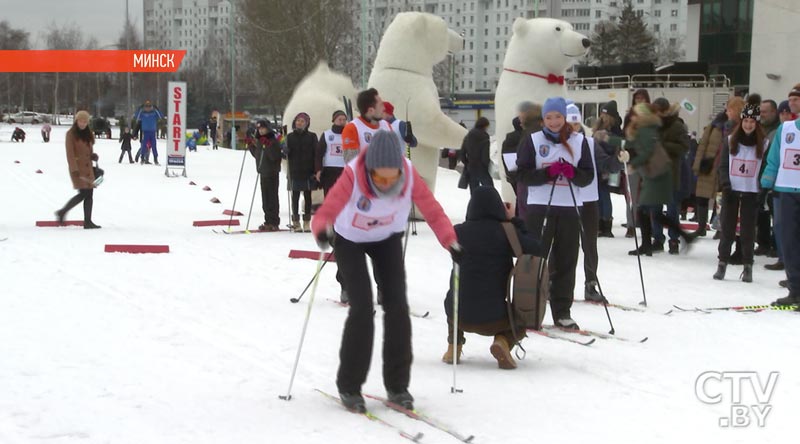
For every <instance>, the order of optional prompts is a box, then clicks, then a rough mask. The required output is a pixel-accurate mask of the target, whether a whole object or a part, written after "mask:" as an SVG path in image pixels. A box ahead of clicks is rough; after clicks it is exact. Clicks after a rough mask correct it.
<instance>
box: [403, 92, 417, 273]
mask: <svg viewBox="0 0 800 444" xmlns="http://www.w3.org/2000/svg"><path fill="white" fill-rule="evenodd" d="M410 102H411V97H409V98H408V100H406V131H408V104H409V103H410ZM403 139H404V140H403V141H405V134H403ZM406 155H407V156H408V160H409V161H411V163H412V165H413V163H414V161H413V160H411V145H409V144H408V142H406ZM411 234H412V235H414V236H416V235H417V209H416V207H415V205H414V203H413V202H412V203H411ZM406 242H408V238H406ZM405 251H406V250H405V249H403V254H404V255H405ZM404 258H405V256H404Z"/></svg>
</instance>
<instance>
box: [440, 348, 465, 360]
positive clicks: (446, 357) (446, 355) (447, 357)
mask: <svg viewBox="0 0 800 444" xmlns="http://www.w3.org/2000/svg"><path fill="white" fill-rule="evenodd" d="M462 345H463V344H458V347H457V348H458V357H457V358H456V362H457V363H458V364H460V363H461V353H462V352H461V346H462ZM455 348H456V347H453V344H447V351H446V352H444V355H442V362H444V363H445V364H452V363H453V351H454V349H455Z"/></svg>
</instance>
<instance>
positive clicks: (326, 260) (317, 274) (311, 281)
mask: <svg viewBox="0 0 800 444" xmlns="http://www.w3.org/2000/svg"><path fill="white" fill-rule="evenodd" d="M324 255H325V259H324V260H323V262H322V266H321V267H319V268H318V269H317V272H316V273H314V277H312V278H311V280H310V281H308V285H306V288H304V289H303V292H302V293H300V296H298V297H296V298H290V299H289V301H290V302H291V303H292V304H296V303H298V302H300V299H303V296H304V295H305V294H306V291H308V287H310V286H311V284H313V283H314V281H315V280H316V279H317V276H319V273H320V272H321V271H322V269H323V268H325V264H327V263H328V260H329V259H330V257H331V256H330V253H324Z"/></svg>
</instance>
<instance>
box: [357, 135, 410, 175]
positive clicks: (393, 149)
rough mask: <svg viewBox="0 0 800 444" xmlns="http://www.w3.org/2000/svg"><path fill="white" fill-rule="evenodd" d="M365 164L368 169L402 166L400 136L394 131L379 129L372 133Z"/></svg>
mask: <svg viewBox="0 0 800 444" xmlns="http://www.w3.org/2000/svg"><path fill="white" fill-rule="evenodd" d="M365 156H366V158H365V165H366V167H367V170H374V169H376V168H398V169H400V168H402V167H403V154H402V148H401V147H400V138H399V137H398V136H397V134H395V133H394V132H392V131H386V130H378V131H376V132H375V134H373V135H372V140H371V141H370V142H369V147H367V153H366V155H365Z"/></svg>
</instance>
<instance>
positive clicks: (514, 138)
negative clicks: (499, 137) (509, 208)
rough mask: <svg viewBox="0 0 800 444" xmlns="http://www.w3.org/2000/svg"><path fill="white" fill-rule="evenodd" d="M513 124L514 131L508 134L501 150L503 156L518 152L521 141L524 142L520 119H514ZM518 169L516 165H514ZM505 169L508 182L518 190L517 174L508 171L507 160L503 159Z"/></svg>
mask: <svg viewBox="0 0 800 444" xmlns="http://www.w3.org/2000/svg"><path fill="white" fill-rule="evenodd" d="M511 124H512V125H513V126H514V131H511V132H510V133H508V134H506V138H505V139H504V140H503V145H502V147H501V149H500V153H501V154H510V153H514V154H516V152H517V146H519V141H520V140H522V134H523V129H522V124H521V123H520V122H519V117H514V120H512V121H511ZM514 166H515V167H516V165H514ZM503 168H504V169H505V170H506V181H507V182H508V183H509V184H511V187H512V188H514V189H515V190H516V189H517V172H516V170H515V171H508V165H506V162H505V158H504V159H503Z"/></svg>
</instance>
